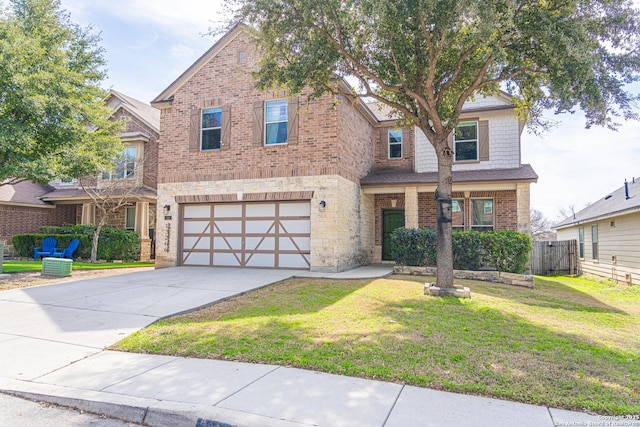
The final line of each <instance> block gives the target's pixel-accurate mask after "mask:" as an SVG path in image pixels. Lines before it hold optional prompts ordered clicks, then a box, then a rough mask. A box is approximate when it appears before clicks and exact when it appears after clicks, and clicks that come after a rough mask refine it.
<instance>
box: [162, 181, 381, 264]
mask: <svg viewBox="0 0 640 427" xmlns="http://www.w3.org/2000/svg"><path fill="white" fill-rule="evenodd" d="M300 191H313V197H312V199H311V270H312V271H325V272H337V271H343V270H347V269H349V268H352V267H354V266H358V265H361V264H366V263H368V262H371V260H372V258H373V246H372V245H371V242H372V241H373V223H374V218H373V212H374V210H373V198H372V197H370V196H363V195H362V194H361V191H360V187H359V185H358V184H356V183H354V182H352V181H350V180H348V179H345V178H343V177H341V176H338V175H331V176H327V175H321V176H301V177H289V178H284V177H282V178H271V179H239V180H228V181H201V182H182V183H164V184H159V185H158V206H165V205H169V206H170V211H169V212H170V213H169V215H167V216H170V218H171V219H170V220H165V215H158V222H157V228H156V230H157V235H156V242H157V243H156V267H157V268H162V267H172V266H176V265H178V264H179V254H178V233H179V223H180V218H179V214H178V212H179V209H178V207H179V205H178V203H177V202H176V199H175V197H176V196H189V195H211V194H229V195H232V196H235V195H236V194H237V193H238V192H243V193H275V192H300ZM321 200H324V201H325V202H326V207H325V208H324V210H322V211H321V210H320V208H319V205H320V201H321Z"/></svg>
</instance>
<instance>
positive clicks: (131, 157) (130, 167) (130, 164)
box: [102, 145, 137, 179]
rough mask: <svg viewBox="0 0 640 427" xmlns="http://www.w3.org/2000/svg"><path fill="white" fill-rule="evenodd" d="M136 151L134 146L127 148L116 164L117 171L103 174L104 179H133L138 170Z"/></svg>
mask: <svg viewBox="0 0 640 427" xmlns="http://www.w3.org/2000/svg"><path fill="white" fill-rule="evenodd" d="M136 151H137V150H136V147H135V146H134V145H131V146H129V147H126V148H125V149H124V151H123V152H122V153H121V154H120V156H119V157H118V159H117V160H116V162H115V164H116V169H115V171H114V172H105V173H103V174H102V179H124V178H129V177H132V176H133V175H134V174H135V169H136Z"/></svg>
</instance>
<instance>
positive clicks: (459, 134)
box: [453, 122, 478, 162]
mask: <svg viewBox="0 0 640 427" xmlns="http://www.w3.org/2000/svg"><path fill="white" fill-rule="evenodd" d="M453 151H454V153H455V161H456V162H464V161H477V160H478V122H462V123H460V124H459V125H458V126H456V130H455V132H454V147H453Z"/></svg>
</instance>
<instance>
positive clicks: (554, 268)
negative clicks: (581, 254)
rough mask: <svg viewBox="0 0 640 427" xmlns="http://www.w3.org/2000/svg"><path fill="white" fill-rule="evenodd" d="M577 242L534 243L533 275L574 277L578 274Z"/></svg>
mask: <svg viewBox="0 0 640 427" xmlns="http://www.w3.org/2000/svg"><path fill="white" fill-rule="evenodd" d="M576 248H577V241H576V240H562V241H557V242H533V250H532V251H531V257H530V259H529V264H530V268H531V272H532V273H533V274H540V275H543V276H549V275H552V274H568V275H573V274H576V273H577V272H578V257H577V250H576Z"/></svg>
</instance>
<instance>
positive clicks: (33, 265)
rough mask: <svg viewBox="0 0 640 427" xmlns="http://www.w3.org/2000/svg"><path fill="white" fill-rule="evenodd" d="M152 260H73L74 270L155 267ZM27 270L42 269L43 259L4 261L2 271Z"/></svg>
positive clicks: (16, 271)
mask: <svg viewBox="0 0 640 427" xmlns="http://www.w3.org/2000/svg"><path fill="white" fill-rule="evenodd" d="M153 265H154V264H153V263H152V262H102V263H98V264H92V263H90V262H79V261H74V262H73V269H74V270H92V269H107V268H132V267H153ZM27 271H42V261H4V263H3V264H2V273H23V272H27Z"/></svg>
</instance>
